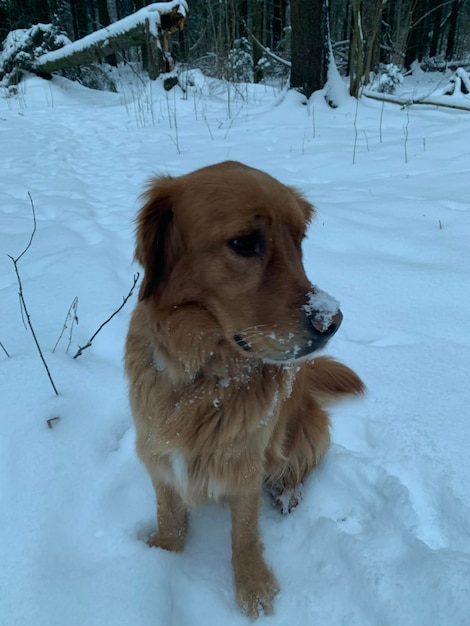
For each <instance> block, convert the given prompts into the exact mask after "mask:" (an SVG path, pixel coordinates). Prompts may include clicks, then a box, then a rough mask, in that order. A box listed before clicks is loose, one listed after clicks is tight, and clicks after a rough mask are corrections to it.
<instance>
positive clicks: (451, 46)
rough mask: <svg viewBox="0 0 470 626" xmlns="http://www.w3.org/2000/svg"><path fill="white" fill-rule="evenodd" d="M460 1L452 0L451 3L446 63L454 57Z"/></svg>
mask: <svg viewBox="0 0 470 626" xmlns="http://www.w3.org/2000/svg"><path fill="white" fill-rule="evenodd" d="M459 5H460V0H454V1H453V3H452V11H451V13H450V23H449V36H448V38H447V48H446V61H450V59H451V58H452V57H453V56H454V50H455V39H456V34H457V20H458V16H459V8H460V6H459Z"/></svg>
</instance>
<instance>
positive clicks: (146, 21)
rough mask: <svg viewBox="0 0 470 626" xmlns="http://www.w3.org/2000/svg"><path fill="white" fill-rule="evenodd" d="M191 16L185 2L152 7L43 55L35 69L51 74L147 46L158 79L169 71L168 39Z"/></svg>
mask: <svg viewBox="0 0 470 626" xmlns="http://www.w3.org/2000/svg"><path fill="white" fill-rule="evenodd" d="M187 16H188V5H187V3H186V1H185V0H172V1H171V2H159V3H154V4H149V5H148V6H146V7H144V8H143V9H140V10H139V11H137V12H136V13H133V14H132V15H128V16H127V17H125V18H123V19H122V20H119V21H118V22H114V23H113V24H110V25H109V26H106V27H105V28H102V29H100V30H97V31H95V32H94V33H91V34H90V35H87V36H86V37H83V38H82V39H78V40H77V41H74V42H73V43H70V44H68V45H66V46H64V47H63V48H60V49H59V50H54V51H52V52H48V53H46V54H44V55H42V56H41V57H39V58H38V59H36V61H35V63H34V65H33V67H32V70H33V71H34V72H36V73H40V74H49V73H51V72H55V71H58V70H65V69H69V68H71V67H75V66H77V65H87V64H89V63H93V62H94V61H97V60H98V59H100V58H104V57H106V56H108V55H111V54H115V53H116V52H120V51H122V50H127V49H128V48H130V47H132V46H139V45H142V44H147V45H148V50H149V57H150V58H149V74H150V78H156V77H157V76H158V74H160V72H162V71H163V70H164V69H165V65H166V61H167V56H166V55H167V51H168V38H169V36H170V35H171V34H173V33H175V32H176V31H178V30H181V29H182V28H183V26H184V22H185V20H186V18H187Z"/></svg>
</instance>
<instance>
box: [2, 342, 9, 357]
mask: <svg viewBox="0 0 470 626" xmlns="http://www.w3.org/2000/svg"><path fill="white" fill-rule="evenodd" d="M0 348H1V349H2V350H3V352H4V353H5V354H6V355H7V357H8V358H10V355H9V354H8V352H7V349H6V348H5V346H4V345H3V343H2V342H1V341H0Z"/></svg>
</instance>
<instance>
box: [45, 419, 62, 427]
mask: <svg viewBox="0 0 470 626" xmlns="http://www.w3.org/2000/svg"><path fill="white" fill-rule="evenodd" d="M59 420H60V417H50V418H49V419H48V420H46V422H47V425H48V427H49V428H53V427H54V422H58V421H59Z"/></svg>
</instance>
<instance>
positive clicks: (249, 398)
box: [131, 353, 294, 504]
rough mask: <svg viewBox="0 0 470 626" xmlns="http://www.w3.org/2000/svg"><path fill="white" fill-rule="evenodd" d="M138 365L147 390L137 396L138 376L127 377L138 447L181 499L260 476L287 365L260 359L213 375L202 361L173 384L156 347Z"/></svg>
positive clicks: (214, 493)
mask: <svg viewBox="0 0 470 626" xmlns="http://www.w3.org/2000/svg"><path fill="white" fill-rule="evenodd" d="M149 361H151V362H149ZM143 367H144V371H143V372H142V373H141V375H140V376H139V377H138V379H137V380H142V376H144V377H145V378H146V379H147V382H146V384H145V388H146V389H147V390H149V389H150V393H149V392H148V391H147V396H146V397H142V394H141V391H140V390H139V387H140V385H139V384H138V382H136V384H134V385H132V384H131V402H132V404H133V408H134V410H133V413H134V417H135V419H136V422H137V425H138V428H137V433H138V436H137V450H138V453H139V456H140V457H141V459H142V460H143V462H144V463H145V465H146V466H147V468H148V470H149V472H150V475H151V476H153V477H154V478H155V479H157V480H158V481H163V482H165V483H166V484H168V485H169V486H171V487H172V488H173V489H175V490H176V491H177V492H178V493H179V494H180V495H181V497H182V498H183V500H184V501H185V502H187V503H188V504H197V503H199V502H201V501H204V500H207V499H219V498H222V497H223V496H224V495H226V494H233V493H236V492H238V491H239V492H240V493H242V492H244V491H245V490H246V489H247V487H248V486H253V485H254V484H255V483H259V481H260V477H262V476H263V475H264V473H265V467H264V465H265V462H266V450H267V448H268V447H270V448H271V449H272V447H273V446H275V445H276V442H275V441H273V435H274V433H275V430H276V425H277V423H278V419H279V412H280V407H281V405H282V402H283V401H284V400H285V399H286V398H287V397H288V396H289V395H290V391H291V386H292V379H293V375H294V374H293V372H292V371H291V370H290V369H289V368H280V367H276V366H270V365H259V366H257V367H255V368H250V369H246V368H245V369H244V370H241V371H238V373H237V375H236V376H232V377H224V378H220V377H219V376H215V375H211V373H210V369H209V370H207V368H206V371H205V372H204V373H203V374H201V375H200V376H198V377H197V379H196V380H193V381H187V382H186V384H182V383H181V382H180V383H178V384H175V383H174V381H172V380H171V379H170V377H169V375H168V372H167V371H165V367H164V364H163V362H162V360H161V358H159V356H158V355H155V353H154V355H153V358H152V359H148V358H147V359H146V364H145V366H143ZM279 448H281V443H279ZM279 454H282V451H281V450H280V449H279Z"/></svg>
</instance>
